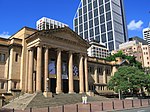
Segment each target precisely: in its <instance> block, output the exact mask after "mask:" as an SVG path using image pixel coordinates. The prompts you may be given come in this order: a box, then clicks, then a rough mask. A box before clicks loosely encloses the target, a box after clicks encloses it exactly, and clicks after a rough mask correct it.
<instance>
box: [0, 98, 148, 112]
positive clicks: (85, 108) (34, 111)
mask: <svg viewBox="0 0 150 112" xmlns="http://www.w3.org/2000/svg"><path fill="white" fill-rule="evenodd" d="M149 105H150V100H149V99H135V100H114V101H104V102H90V103H87V104H81V103H78V104H71V105H63V106H57V107H47V108H29V109H26V110H15V109H10V110H9V109H1V110H0V112H70V111H71V112H96V111H112V110H123V109H132V108H139V107H146V106H149Z"/></svg>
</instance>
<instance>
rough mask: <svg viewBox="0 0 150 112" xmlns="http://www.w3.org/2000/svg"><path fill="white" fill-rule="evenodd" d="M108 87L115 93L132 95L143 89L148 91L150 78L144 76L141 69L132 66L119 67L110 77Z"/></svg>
mask: <svg viewBox="0 0 150 112" xmlns="http://www.w3.org/2000/svg"><path fill="white" fill-rule="evenodd" d="M108 87H109V88H110V89H113V90H114V91H115V92H118V91H119V90H121V91H122V92H127V91H129V90H130V92H132V93H134V92H135V91H139V90H140V89H142V88H143V87H146V89H147V90H150V76H149V75H146V74H145V73H144V72H143V71H142V70H141V69H139V68H137V67H133V66H122V67H119V69H118V71H117V72H116V73H115V74H114V76H112V77H111V79H110V80H109V82H108Z"/></svg>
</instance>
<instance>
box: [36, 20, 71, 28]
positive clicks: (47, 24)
mask: <svg viewBox="0 0 150 112" xmlns="http://www.w3.org/2000/svg"><path fill="white" fill-rule="evenodd" d="M65 26H67V27H68V25H67V24H64V23H61V22H59V21H56V20H53V19H50V18H46V17H42V18H41V19H39V20H38V21H37V22H36V29H37V30H48V29H54V28H62V27H65Z"/></svg>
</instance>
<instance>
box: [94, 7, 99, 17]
mask: <svg viewBox="0 0 150 112" xmlns="http://www.w3.org/2000/svg"><path fill="white" fill-rule="evenodd" d="M96 16H98V9H97V8H96V9H95V10H94V17H96Z"/></svg>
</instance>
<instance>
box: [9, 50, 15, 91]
mask: <svg viewBox="0 0 150 112" xmlns="http://www.w3.org/2000/svg"><path fill="white" fill-rule="evenodd" d="M13 59H14V48H13V47H11V48H10V55H9V73H8V92H11V89H12V70H13Z"/></svg>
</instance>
